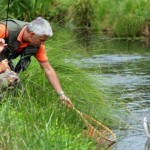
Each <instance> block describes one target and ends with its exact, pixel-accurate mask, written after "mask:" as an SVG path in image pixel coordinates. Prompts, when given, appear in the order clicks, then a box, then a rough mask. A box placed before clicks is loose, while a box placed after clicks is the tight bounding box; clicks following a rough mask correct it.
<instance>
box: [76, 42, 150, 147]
mask: <svg viewBox="0 0 150 150" xmlns="http://www.w3.org/2000/svg"><path fill="white" fill-rule="evenodd" d="M87 53H88V56H86V57H81V58H80V59H79V60H75V61H74V62H75V63H76V64H77V65H78V66H80V67H81V68H83V69H86V70H88V72H89V73H90V74H92V75H93V77H95V78H97V80H99V81H100V82H101V83H102V84H104V85H105V86H109V87H110V88H111V89H112V92H113V94H115V95H117V97H118V99H120V100H122V101H124V102H125V103H126V110H127V111H129V112H130V114H131V115H130V117H129V118H126V119H127V120H126V121H127V122H128V124H129V125H130V126H131V128H129V129H127V130H122V131H121V130H117V131H115V132H116V134H117V139H119V140H118V141H117V143H116V144H115V145H114V147H113V149H114V150H115V149H116V150H144V149H146V148H147V150H148V149H149V150H150V142H149V141H150V140H148V137H147V135H146V133H145V131H144V128H143V117H144V116H146V117H150V48H149V46H147V45H146V46H145V45H143V43H142V42H141V41H135V42H133V41H120V40H112V39H111V40H101V39H99V40H97V39H96V40H94V42H91V43H90V44H89V45H88V47H87ZM102 78H103V82H102V81H101V79H102ZM113 89H114V90H113ZM116 89H119V90H116ZM123 109H124V108H123Z"/></svg>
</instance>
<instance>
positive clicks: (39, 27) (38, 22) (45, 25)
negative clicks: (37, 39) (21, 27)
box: [27, 17, 53, 36]
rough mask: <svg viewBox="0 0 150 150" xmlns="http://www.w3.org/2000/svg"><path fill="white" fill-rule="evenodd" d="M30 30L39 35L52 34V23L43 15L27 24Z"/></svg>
mask: <svg viewBox="0 0 150 150" xmlns="http://www.w3.org/2000/svg"><path fill="white" fill-rule="evenodd" d="M27 31H28V32H34V33H35V35H37V36H43V35H46V36H52V35H53V31H52V28H51V25H50V23H49V22H48V21H47V20H45V19H44V18H42V17H38V18H36V19H34V20H33V21H32V22H30V23H29V24H28V26H27Z"/></svg>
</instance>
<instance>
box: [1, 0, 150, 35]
mask: <svg viewBox="0 0 150 150" xmlns="http://www.w3.org/2000/svg"><path fill="white" fill-rule="evenodd" d="M149 5H150V1H149V0H136V1H134V0H124V1H122V0H113V1H109V0H101V1H98V0H88V1H87V0H78V1H74V2H72V1H68V0H65V1H62V0H56V1H54V0H43V1H37V0H26V1H24V0H13V1H10V9H9V18H16V19H20V20H26V21H30V20H32V19H34V18H36V17H37V16H42V17H45V18H46V19H47V20H49V21H53V22H55V23H58V24H60V25H63V26H64V25H66V26H69V27H70V28H71V29H72V28H74V27H75V28H78V29H80V30H79V32H83V31H84V30H85V32H87V31H91V29H92V31H97V32H98V31H107V32H108V35H109V32H110V35H111V36H115V37H132V38H133V37H139V36H141V30H142V29H143V27H144V26H145V25H146V23H147V22H146V20H149V14H150V8H149ZM0 8H1V9H0V13H1V16H0V18H1V19H5V18H6V9H7V1H6V0H1V5H0ZM101 33H102V32H101Z"/></svg>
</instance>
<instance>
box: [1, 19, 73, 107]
mask: <svg viewBox="0 0 150 150" xmlns="http://www.w3.org/2000/svg"><path fill="white" fill-rule="evenodd" d="M52 35H53V32H52V29H51V26H50V24H49V22H48V21H46V20H45V19H43V18H41V17H38V18H36V19H35V20H33V21H32V22H30V23H28V22H22V21H19V20H6V21H4V22H2V23H1V24H0V38H2V39H4V40H5V41H6V43H7V46H6V48H5V49H4V53H3V56H2V57H3V58H5V57H6V58H7V59H8V60H9V62H10V64H11V60H12V59H15V58H16V57H18V56H21V59H20V61H19V62H18V64H17V65H16V66H15V67H14V66H13V65H10V68H11V69H12V70H14V71H15V72H17V73H19V72H20V71H24V70H26V68H27V66H28V65H29V63H30V58H31V56H34V57H35V58H36V59H37V61H38V62H39V64H40V66H41V68H42V69H43V70H44V73H45V75H46V77H47V79H48V81H49V83H50V84H51V85H52V87H53V88H54V90H55V92H56V93H57V95H58V96H59V97H60V99H61V100H62V102H65V103H67V104H69V105H72V102H71V100H70V99H69V98H68V97H67V96H66V95H65V94H64V92H63V90H62V87H61V85H60V82H59V79H58V77H57V74H56V72H55V70H54V69H53V67H52V66H51V65H50V64H49V62H48V58H47V56H46V52H45V45H44V43H45V41H46V40H47V39H48V37H51V36H52ZM4 46H5V43H4V42H1V45H0V49H2V48H4Z"/></svg>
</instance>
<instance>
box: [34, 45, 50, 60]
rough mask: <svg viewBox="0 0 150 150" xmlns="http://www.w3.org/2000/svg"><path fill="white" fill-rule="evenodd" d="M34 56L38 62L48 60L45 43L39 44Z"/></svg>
mask: <svg viewBox="0 0 150 150" xmlns="http://www.w3.org/2000/svg"><path fill="white" fill-rule="evenodd" d="M35 58H36V59H37V60H38V61H39V62H47V61H48V57H47V55H46V52H45V45H41V46H40V48H39V50H38V51H37V53H36V55H35Z"/></svg>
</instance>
